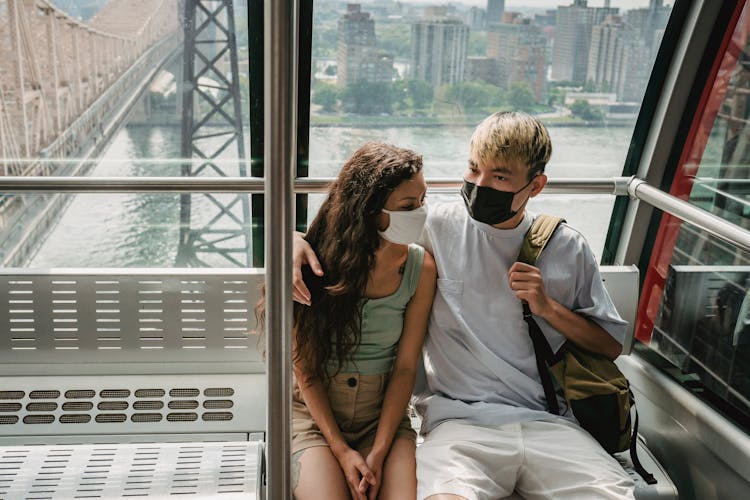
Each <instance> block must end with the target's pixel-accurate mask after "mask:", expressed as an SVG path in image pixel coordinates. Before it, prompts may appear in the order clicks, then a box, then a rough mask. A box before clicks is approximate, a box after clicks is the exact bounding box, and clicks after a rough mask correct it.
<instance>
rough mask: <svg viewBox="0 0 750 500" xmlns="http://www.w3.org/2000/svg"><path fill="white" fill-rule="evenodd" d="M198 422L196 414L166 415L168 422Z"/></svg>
mask: <svg viewBox="0 0 750 500" xmlns="http://www.w3.org/2000/svg"><path fill="white" fill-rule="evenodd" d="M196 420H198V414H197V413H170V414H168V415H167V421H169V422H195V421H196Z"/></svg>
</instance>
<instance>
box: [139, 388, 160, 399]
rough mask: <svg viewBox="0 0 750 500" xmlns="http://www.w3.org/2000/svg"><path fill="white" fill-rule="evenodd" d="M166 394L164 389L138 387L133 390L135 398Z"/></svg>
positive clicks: (155, 396) (158, 396)
mask: <svg viewBox="0 0 750 500" xmlns="http://www.w3.org/2000/svg"><path fill="white" fill-rule="evenodd" d="M164 394H166V392H165V391H164V389H138V390H136V391H135V397H137V398H161V397H163V396H164Z"/></svg>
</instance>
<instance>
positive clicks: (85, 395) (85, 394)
mask: <svg viewBox="0 0 750 500" xmlns="http://www.w3.org/2000/svg"><path fill="white" fill-rule="evenodd" d="M94 396H96V392H94V391H92V390H91V389H84V390H73V391H65V397H66V398H68V399H91V398H93V397H94Z"/></svg>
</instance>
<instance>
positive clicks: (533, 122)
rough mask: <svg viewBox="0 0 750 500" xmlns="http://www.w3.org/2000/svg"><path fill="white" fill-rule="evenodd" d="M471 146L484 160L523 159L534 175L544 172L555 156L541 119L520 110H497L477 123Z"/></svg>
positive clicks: (478, 156)
mask: <svg viewBox="0 0 750 500" xmlns="http://www.w3.org/2000/svg"><path fill="white" fill-rule="evenodd" d="M469 148H470V151H471V155H472V157H473V158H477V159H479V160H480V161H483V162H487V161H500V162H505V161H513V162H517V161H520V162H522V163H523V164H524V165H527V166H528V167H529V178H530V177H531V176H532V174H536V173H539V172H544V166H545V165H546V164H547V162H548V161H549V158H550V156H551V155H552V141H551V140H550V138H549V133H548V132H547V128H546V127H545V126H544V125H543V124H542V122H540V121H539V120H538V119H537V118H534V117H533V116H531V115H529V114H526V113H521V112H517V111H500V112H497V113H494V114H492V115H490V116H488V117H487V118H485V119H484V120H482V122H481V123H480V124H479V125H477V127H476V128H475V129H474V133H473V134H472V136H471V142H470V143H469Z"/></svg>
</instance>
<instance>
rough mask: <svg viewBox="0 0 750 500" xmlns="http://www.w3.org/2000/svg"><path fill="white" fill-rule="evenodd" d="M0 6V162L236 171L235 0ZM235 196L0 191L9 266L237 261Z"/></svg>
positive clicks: (241, 235)
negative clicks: (0, 85)
mask: <svg viewBox="0 0 750 500" xmlns="http://www.w3.org/2000/svg"><path fill="white" fill-rule="evenodd" d="M6 4H7V5H5V6H4V8H3V9H2V10H1V11H0V26H1V27H2V28H3V29H2V30H0V33H2V36H4V37H5V38H4V39H3V43H0V55H2V57H0V61H2V62H0V83H1V84H2V93H1V94H0V106H2V112H0V144H1V146H2V149H1V150H0V158H2V165H0V175H42V176H44V175H56V176H57V175H63V176H66V175H93V176H117V177H141V176H143V177H145V176H185V175H189V176H205V175H213V176H218V175H230V176H237V175H249V172H247V171H246V166H247V165H249V162H248V161H247V160H248V159H249V157H250V150H249V137H250V133H249V132H250V131H249V120H248V116H249V113H248V108H249V105H248V102H249V91H250V84H249V78H248V67H249V62H248V61H249V55H248V50H249V42H248V34H249V31H248V26H247V21H248V10H249V9H248V2H247V1H246V0H242V1H232V0H189V1H186V2H180V1H177V0H169V1H150V0H145V1H142V2H139V3H138V5H139V8H137V9H134V8H133V3H132V2H131V1H128V0H111V1H104V0H88V1H85V2H84V1H71V0H53V1H52V2H51V4H50V5H47V4H45V5H43V6H41V5H38V4H37V3H34V2H19V1H16V2H6ZM248 198H249V197H247V196H244V195H242V196H238V195H233V194H216V195H212V194H210V193H207V194H193V195H183V196H181V195H179V194H115V195H107V194H79V195H66V194H57V195H31V194H30V195H14V194H5V195H3V196H2V197H0V262H2V265H4V266H7V267H11V266H17V267H24V266H31V267H172V266H175V265H177V266H182V265H191V266H244V265H248V263H249V258H250V256H249V254H250V250H249V249H250V245H251V240H252V236H251V235H250V225H251V223H250V210H249V201H248Z"/></svg>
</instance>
